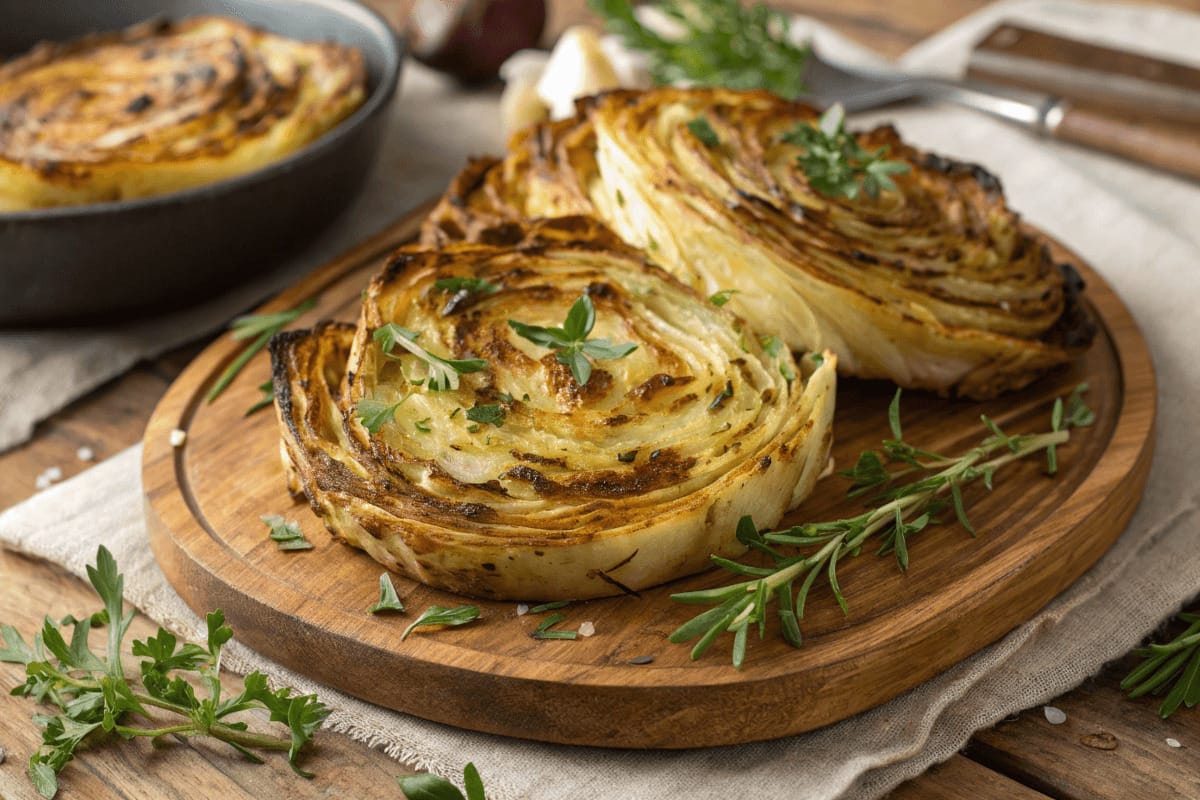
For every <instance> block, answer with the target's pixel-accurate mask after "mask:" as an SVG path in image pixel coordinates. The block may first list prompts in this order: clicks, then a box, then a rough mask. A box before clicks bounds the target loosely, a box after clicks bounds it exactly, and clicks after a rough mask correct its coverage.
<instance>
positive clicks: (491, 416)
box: [467, 403, 504, 428]
mask: <svg viewBox="0 0 1200 800" xmlns="http://www.w3.org/2000/svg"><path fill="white" fill-rule="evenodd" d="M467 419H469V420H471V421H472V422H479V423H482V424H484V425H495V426H496V427H497V428H500V427H503V426H504V407H503V406H501V405H499V404H498V403H491V404H490V405H486V406H475V407H473V408H468V409H467Z"/></svg>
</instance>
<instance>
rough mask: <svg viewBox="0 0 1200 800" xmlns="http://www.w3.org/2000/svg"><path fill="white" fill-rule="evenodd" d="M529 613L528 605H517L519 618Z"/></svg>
mask: <svg viewBox="0 0 1200 800" xmlns="http://www.w3.org/2000/svg"><path fill="white" fill-rule="evenodd" d="M528 613H529V605H528V604H526V603H520V604H518V605H517V616H518V617H523V616H525V615H526V614H528Z"/></svg>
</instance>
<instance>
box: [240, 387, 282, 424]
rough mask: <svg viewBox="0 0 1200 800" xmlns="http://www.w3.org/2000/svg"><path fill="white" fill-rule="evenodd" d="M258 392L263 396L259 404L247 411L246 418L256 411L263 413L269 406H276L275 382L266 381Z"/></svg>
mask: <svg viewBox="0 0 1200 800" xmlns="http://www.w3.org/2000/svg"><path fill="white" fill-rule="evenodd" d="M258 390H259V391H260V392H262V393H263V396H262V397H261V398H259V400H258V402H257V403H255V404H254V405H252V406H250V408H248V409H246V414H245V416H247V417H248V416H250V415H251V414H253V413H254V412H256V411H261V410H262V409H264V408H266V407H267V406H270V405H274V404H275V382H274V381H266V382H265V383H262V384H259V387H258Z"/></svg>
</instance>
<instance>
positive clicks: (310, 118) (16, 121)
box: [0, 17, 365, 211]
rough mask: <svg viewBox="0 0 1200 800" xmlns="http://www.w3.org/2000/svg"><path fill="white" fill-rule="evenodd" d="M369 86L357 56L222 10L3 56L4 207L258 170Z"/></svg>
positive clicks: (0, 183) (86, 198) (0, 162)
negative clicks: (259, 26) (241, 19)
mask: <svg viewBox="0 0 1200 800" xmlns="http://www.w3.org/2000/svg"><path fill="white" fill-rule="evenodd" d="M364 97H365V72H364V67H363V61H362V55H361V54H360V53H359V52H358V51H357V50H355V49H353V48H348V47H343V46H340V45H336V44H332V43H317V42H299V41H295V40H292V39H287V38H284V37H281V36H275V35H273V34H270V33H266V32H264V31H260V30H257V29H255V28H251V27H249V26H248V25H245V24H244V23H241V22H238V21H237V20H233V19H228V18H224V17H197V18H194V19H189V20H186V21H184V22H180V23H178V24H169V23H165V22H152V23H144V24H141V25H137V26H134V27H132V28H128V29H126V30H124V31H119V32H115V33H105V34H96V35H92V36H87V37H84V38H82V39H79V40H76V41H73V42H67V43H62V44H55V43H43V44H40V45H38V46H37V47H35V48H34V49H33V50H31V51H30V52H29V53H27V54H25V55H23V56H21V57H18V58H16V59H13V60H11V61H9V62H7V63H5V64H3V65H2V66H0V211H14V210H22V209H30V208H39V207H45V206H58V205H73V204H78V203H90V202H101V201H108V200H121V199H129V198H135V197H145V196H149V195H156V194H163V193H165V192H170V191H174V190H177V189H183V188H188V187H191V186H197V185H200V184H204V183H209V182H213V181H216V180H220V179H222V178H227V177H231V176H233V175H237V174H240V173H243V172H249V171H251V170H254V169H257V168H258V167H261V166H263V165H264V164H267V163H270V162H271V161H275V160H277V159H279V158H281V157H282V156H284V155H286V154H288V153H290V152H293V151H295V150H297V149H299V148H301V147H303V146H304V145H305V144H307V143H308V142H310V141H312V140H313V139H315V138H316V137H318V136H320V135H321V134H322V133H324V132H325V131H327V130H329V129H330V128H332V127H333V126H334V125H336V124H337V123H338V122H340V121H341V120H342V119H343V118H345V117H346V116H347V115H348V114H349V113H350V112H351V111H353V110H354V109H355V108H356V107H358V106H359V105H360V104H361V103H362V101H363V99H364Z"/></svg>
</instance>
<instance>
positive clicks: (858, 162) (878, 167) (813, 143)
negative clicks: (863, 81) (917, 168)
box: [783, 103, 909, 200]
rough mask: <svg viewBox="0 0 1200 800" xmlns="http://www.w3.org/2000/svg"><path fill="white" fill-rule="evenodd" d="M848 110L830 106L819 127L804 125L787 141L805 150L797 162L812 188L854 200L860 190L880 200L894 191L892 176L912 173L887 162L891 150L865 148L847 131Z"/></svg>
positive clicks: (786, 136)
mask: <svg viewBox="0 0 1200 800" xmlns="http://www.w3.org/2000/svg"><path fill="white" fill-rule="evenodd" d="M845 122H846V111H845V109H844V108H842V105H841V103H837V104H835V105H833V106H830V107H829V109H828V110H827V111H826V112H825V113H824V114H822V115H821V118H820V119H819V120H817V124H816V125H813V124H811V123H809V124H801V125H797V126H796V127H795V128H792V130H790V131H788V132H787V133H785V134H784V135H783V140H784V141H785V142H788V143H790V144H794V145H796V146H797V147H802V148H804V153H803V154H801V155H800V156H798V157H797V158H796V163H797V164H799V166H800V168H801V169H802V170H804V174H805V176H806V177H807V178H808V185H809V186H811V187H812V188H814V189H816V190H817V191H818V192H820V193H821V194H825V195H829V196H830V197H837V196H838V195H841V196H843V197H847V198H849V199H851V200H853V199H854V198H855V197H857V196H858V193H859V191H860V190H862V191H865V192H866V193H867V196H869V197H878V196H879V192H880V191H881V190H886V191H894V190H895V188H896V184H895V183H894V182H893V181H892V178H891V176H892V175H902V174H904V173H906V172H908V170H909V167H908V164H907V163H905V162H903V161H885V160H884V158H883V157H884V156H885V155H887V151H888V148H887V147H881V148H879V149H878V150H875V151H868V150H866V149H864V148H863V147H862V146H861V145H860V144H859V143H858V140H857V139H855V138H854V136H853V135H851V134H849V133H847V132H846V126H845Z"/></svg>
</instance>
